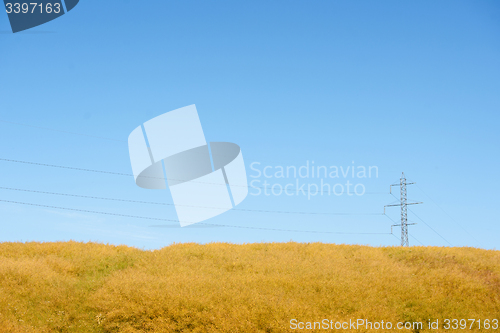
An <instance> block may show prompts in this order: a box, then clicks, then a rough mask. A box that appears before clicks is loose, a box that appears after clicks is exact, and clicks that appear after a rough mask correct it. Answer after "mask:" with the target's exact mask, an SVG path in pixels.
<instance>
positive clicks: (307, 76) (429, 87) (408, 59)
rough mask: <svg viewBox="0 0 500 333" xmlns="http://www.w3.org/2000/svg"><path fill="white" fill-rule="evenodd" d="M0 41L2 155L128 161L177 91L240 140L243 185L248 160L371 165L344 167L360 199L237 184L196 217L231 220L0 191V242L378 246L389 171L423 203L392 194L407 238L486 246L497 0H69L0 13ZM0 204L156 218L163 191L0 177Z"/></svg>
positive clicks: (31, 173) (491, 205)
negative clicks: (227, 201) (14, 25)
mask: <svg viewBox="0 0 500 333" xmlns="http://www.w3.org/2000/svg"><path fill="white" fill-rule="evenodd" d="M0 55H1V61H0V158H3V159H14V160H22V161H30V162H37V163H46V164H54V165H63V166H70V167H77V168H87V169H95V170H103V171H111V172H118V173H131V168H130V161H129V156H128V148H127V137H128V135H129V134H130V132H131V131H132V130H133V129H134V128H136V127H137V126H139V125H140V124H141V123H144V122H145V121H147V120H149V119H151V118H153V117H155V116H158V115H160V114H162V113H165V112H168V111H170V110H174V109H177V108H180V107H183V106H187V105H190V104H196V106H197V109H198V113H199V116H200V120H201V122H202V125H203V129H204V131H205V136H206V138H207V140H208V141H228V142H234V143H237V144H238V145H240V146H241V149H242V153H243V157H244V160H245V164H246V167H247V174H248V177H249V181H251V180H254V179H256V178H254V177H252V176H256V174H257V172H256V171H254V170H252V169H251V168H250V165H251V164H252V163H254V162H258V163H260V165H259V167H260V169H262V168H263V167H264V166H273V167H275V166H296V167H300V166H302V165H305V164H306V163H307V162H308V161H309V163H310V164H312V161H314V164H315V165H324V166H328V167H329V166H339V167H340V166H343V167H344V168H346V167H348V166H352V165H353V161H354V165H356V166H360V165H361V166H377V167H378V170H379V172H378V177H372V178H371V179H350V180H351V181H353V182H355V183H363V185H364V186H365V187H366V192H369V194H368V193H367V194H365V195H363V196H347V195H342V196H334V195H330V196H326V195H324V196H321V195H318V196H315V197H311V198H310V199H308V198H307V195H296V196H286V195H280V196H273V195H271V196H265V195H259V196H254V195H249V196H248V197H247V198H246V199H245V201H244V202H243V203H241V204H240V205H239V206H238V207H237V208H240V209H245V211H239V210H232V211H229V212H227V213H225V214H223V215H220V216H218V217H215V218H212V219H210V220H208V221H206V222H207V223H214V224H224V225H232V226H240V227H250V228H231V227H211V228H208V227H205V228H202V227H188V228H178V227H175V226H174V227H172V226H170V227H151V226H152V225H159V224H168V223H167V222H165V223H163V222H161V221H152V220H146V219H137V218H128V217H118V216H111V215H109V216H107V215H99V214H93V213H87V212H76V211H65V210H59V209H55V208H47V207H37V206H26V205H19V204H13V203H6V202H0V216H1V217H0V221H1V226H2V232H1V233H0V241H56V240H57V241H65V240H70V239H72V240H78V241H97V242H104V243H112V244H127V245H131V246H136V247H139V248H146V249H150V248H159V247H162V246H165V245H168V244H171V243H173V242H202V243H204V242H211V241H227V242H237V243H242V242H260V241H268V242H271V241H289V240H294V241H300V242H314V241H321V242H333V243H349V244H370V245H397V244H399V229H398V228H397V227H395V228H394V235H390V232H391V227H390V226H391V224H394V222H392V221H391V220H390V219H389V218H388V217H390V218H392V219H393V220H395V221H397V220H398V219H399V210H398V207H393V208H388V209H387V215H388V217H387V216H384V215H381V213H383V206H384V205H387V204H391V203H394V202H395V201H396V198H395V197H393V196H391V195H389V194H388V191H389V185H390V184H393V183H395V182H398V181H399V177H400V175H401V172H402V171H404V172H405V174H406V175H407V177H408V178H409V179H410V180H412V181H414V182H417V184H416V185H411V186H409V187H408V197H409V199H410V200H414V201H422V202H424V204H422V205H415V206H411V207H410V209H411V212H409V220H410V221H411V222H410V223H418V224H416V225H413V226H410V235H411V238H410V244H412V245H419V242H420V243H422V244H424V245H437V246H449V245H450V244H451V245H453V246H474V247H482V248H496V249H498V248H499V247H500V237H498V236H499V234H500V227H499V223H498V222H499V219H498V215H499V214H498V207H499V206H498V199H499V195H498V193H497V191H498V189H499V186H500V176H499V172H498V166H499V164H500V163H499V162H500V160H499V149H498V144H499V142H500V140H499V139H500V134H499V132H500V131H499V130H498V126H499V120H500V115H499V111H500V2H498V1H414V2H409V1H288V0H287V1H284V0H283V1H274V0H273V1H189V0H183V1H158V0H151V1H147V2H138V1H124V0H121V1H117V0H108V1H97V0H81V1H80V4H79V5H78V6H77V7H75V9H73V10H72V11H71V12H70V13H68V14H66V15H63V16H62V17H60V18H58V19H56V20H54V21H52V22H49V23H46V24H44V25H41V26H39V27H36V28H33V29H31V30H27V31H25V32H20V33H16V34H12V32H11V31H10V26H9V22H8V18H7V15H6V14H5V13H3V14H0ZM13 123H20V124H25V125H32V126H38V127H46V128H50V129H57V130H60V131H61V132H57V131H51V130H46V129H42V128H38V127H28V126H23V125H18V124H13ZM64 131H66V132H64ZM67 132H73V133H82V134H86V135H88V136H82V135H76V134H72V133H67ZM93 136H95V137H93ZM97 137H103V138H109V139H114V140H107V139H102V138H97ZM257 165H258V164H254V167H255V166H257ZM0 171H1V178H0V187H3V188H5V187H8V188H16V189H26V190H33V191H45V192H57V193H67V194H74V195H85V196H97V197H109V198H118V199H126V200H140V201H153V202H160V203H167V204H169V203H172V199H171V197H170V194H169V191H168V190H164V191H157V190H144V189H141V188H139V187H137V186H136V185H135V184H134V181H133V178H132V177H127V176H118V175H112V174H99V173H90V172H83V171H76V170H68V169H57V168H51V167H44V166H40V165H27V164H19V163H13V162H7V161H0ZM258 180H260V181H264V180H265V178H263V177H260V178H258ZM346 180H349V178H348V179H342V178H341V179H325V181H328V182H330V183H331V184H334V183H342V182H343V183H345V181H346ZM299 181H301V182H305V183H318V182H319V181H320V180H319V179H299ZM268 182H270V183H280V184H283V185H285V184H287V183H295V182H296V179H290V178H289V179H276V178H272V179H268ZM394 190H395V191H396V196H398V188H395V189H394ZM250 192H251V193H252V192H255V190H251V191H250ZM0 200H9V201H17V202H24V203H33V204H40V205H46V206H58V207H66V208H73V209H81V210H91V211H100V212H109V213H114V214H125V215H136V216H145V217H155V218H160V219H161V218H163V219H175V218H176V213H175V209H174V207H173V206H170V205H164V206H162V205H147V204H138V203H130V202H118V201H105V200H95V199H85V198H80V197H65V196H55V195H49V194H40V193H30V192H19V191H13V190H7V189H0ZM255 210H273V211H286V212H291V211H293V212H309V213H319V212H320V213H347V214H348V215H321V214H283V213H271V212H256V211H255ZM372 213H373V214H380V215H355V214H372ZM415 214H416V215H415ZM417 216H418V217H417ZM170 225H171V224H170ZM252 228H256V229H252ZM257 228H262V229H257ZM266 229H283V230H302V231H320V232H319V233H311V232H291V231H280V230H266ZM323 231H329V232H346V233H353V234H335V233H322V232H323ZM358 233H369V234H358ZM371 233H382V234H371Z"/></svg>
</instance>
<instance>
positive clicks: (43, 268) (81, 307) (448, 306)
mask: <svg viewBox="0 0 500 333" xmlns="http://www.w3.org/2000/svg"><path fill="white" fill-rule="evenodd" d="M446 318H449V319H481V325H484V323H485V321H484V320H485V319H489V320H490V322H489V323H490V329H485V328H484V327H481V329H478V324H477V321H476V322H474V325H473V326H474V328H473V329H471V330H469V329H468V328H469V325H470V324H471V321H469V322H468V324H467V329H466V330H460V329H458V330H452V329H450V330H449V331H450V332H500V328H498V329H496V330H493V329H492V327H493V326H491V325H494V322H492V319H500V252H499V251H487V250H480V249H475V248H437V247H412V248H400V247H386V248H373V247H367V246H351V245H330V244H322V243H311V244H301V243H263V244H260V243H258V244H246V245H233V244H224V243H213V244H208V245H198V244H176V245H172V246H168V247H165V248H163V249H161V250H156V251H142V250H138V249H135V248H129V247H126V246H110V245H103V244H95V243H76V242H67V243H27V244H23V243H1V244H0V327H1V329H0V332H289V331H299V332H301V331H302V332H311V331H318V332H328V331H339V332H340V331H342V332H371V331H373V332H386V331H387V330H384V329H378V330H375V329H373V330H370V329H366V327H365V326H362V327H361V326H360V327H359V329H352V327H351V329H349V328H348V329H345V330H335V329H333V330H327V329H316V330H300V329H295V330H292V329H291V322H290V321H291V320H293V319H296V322H293V323H296V324H297V325H298V323H299V322H303V323H304V325H306V323H307V322H320V321H322V320H323V319H327V321H328V320H332V322H331V325H333V324H334V323H335V322H339V323H340V324H341V323H342V322H346V321H347V322H348V321H349V320H351V321H356V320H357V319H364V320H368V321H370V322H372V325H373V323H375V322H379V323H380V322H381V321H382V320H383V321H384V323H386V322H387V321H390V322H391V323H392V324H393V325H396V324H397V323H398V322H402V323H404V322H408V323H413V322H423V323H424V325H423V329H418V328H415V327H413V328H412V329H410V330H401V331H402V332H403V331H404V332H418V331H420V332H445V331H446V330H444V329H442V325H443V323H444V322H443V321H444V319H446ZM429 319H430V320H431V321H436V320H439V325H440V329H439V330H437V329H435V330H429V329H428V328H427V325H428V320H429ZM451 324H452V323H451ZM311 325H313V324H311ZM368 328H369V327H368ZM459 328H460V326H459ZM391 331H393V332H399V331H400V330H398V329H393V330H391Z"/></svg>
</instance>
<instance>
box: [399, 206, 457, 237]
mask: <svg viewBox="0 0 500 333" xmlns="http://www.w3.org/2000/svg"><path fill="white" fill-rule="evenodd" d="M408 210H409V211H410V212H411V213H412V214H413V215H415V216H416V217H417V218H418V219H419V220H420V221H422V222H423V223H424V224H425V225H426V226H428V227H429V228H430V229H431V230H432V231H434V232H435V233H436V235H438V236H439V237H441V238H442V239H443V240H444V241H445V242H446V243H448V244H450V246H453V245H451V243H450V242H448V240H447V239H446V238H444V237H443V236H441V234H439V232H437V231H436V230H434V228H432V227H431V226H430V225H428V224H427V223H426V222H425V221H424V220H422V219H421V218H420V217H419V216H418V215H417V214H415V213H414V212H413V211H412V210H411V209H409V208H408Z"/></svg>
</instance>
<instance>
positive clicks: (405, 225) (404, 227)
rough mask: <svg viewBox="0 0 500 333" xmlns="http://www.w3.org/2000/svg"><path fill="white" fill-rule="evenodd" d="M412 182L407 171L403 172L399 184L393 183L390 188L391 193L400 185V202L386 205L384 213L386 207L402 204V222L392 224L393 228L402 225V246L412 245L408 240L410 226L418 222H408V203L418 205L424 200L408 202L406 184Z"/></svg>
mask: <svg viewBox="0 0 500 333" xmlns="http://www.w3.org/2000/svg"><path fill="white" fill-rule="evenodd" d="M411 184H415V183H407V182H406V177H405V173H404V172H403V173H401V178H400V179H399V184H392V185H391V186H390V190H389V193H391V194H392V187H393V186H399V193H400V203H399V204H394V205H386V206H384V214H385V207H393V206H401V224H394V225H392V226H391V230H392V227H401V246H410V242H409V240H408V226H409V225H414V224H416V223H408V205H418V204H421V203H422V202H408V196H407V191H406V186H407V185H411ZM391 232H392V231H391Z"/></svg>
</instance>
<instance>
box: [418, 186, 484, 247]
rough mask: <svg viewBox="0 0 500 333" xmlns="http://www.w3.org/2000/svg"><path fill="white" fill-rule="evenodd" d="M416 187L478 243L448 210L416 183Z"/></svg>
mask: <svg viewBox="0 0 500 333" xmlns="http://www.w3.org/2000/svg"><path fill="white" fill-rule="evenodd" d="M417 187H418V188H419V190H420V191H422V193H423V194H424V195H425V196H426V197H427V198H429V199H430V200H431V201H432V202H433V203H434V204H435V205H436V206H437V207H438V208H439V209H441V210H442V211H443V213H445V214H446V215H447V216H448V217H449V218H450V219H451V220H452V221H453V222H454V223H455V224H456V225H458V226H459V227H460V228H462V230H463V231H465V233H466V234H467V235H469V236H470V237H472V238H473V239H474V240H475V241H476V242H478V243H480V242H479V241H478V240H477V239H476V237H474V236H473V235H472V234H471V233H469V232H468V231H467V230H466V229H465V228H464V227H462V225H461V224H460V223H458V222H457V221H456V220H455V219H454V218H453V217H451V215H450V214H448V212H446V211H445V210H444V209H443V208H442V207H441V206H440V205H438V204H437V202H436V201H435V200H434V199H432V198H431V197H430V196H429V195H428V194H427V193H425V192H424V190H422V188H421V187H420V186H418V185H417Z"/></svg>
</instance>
